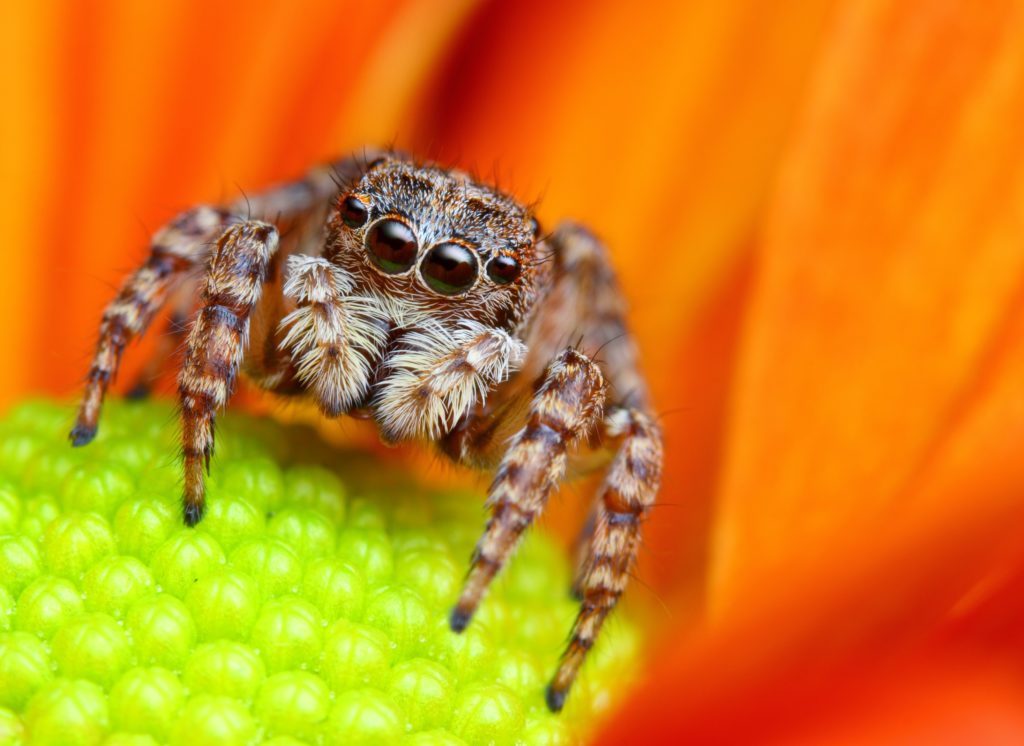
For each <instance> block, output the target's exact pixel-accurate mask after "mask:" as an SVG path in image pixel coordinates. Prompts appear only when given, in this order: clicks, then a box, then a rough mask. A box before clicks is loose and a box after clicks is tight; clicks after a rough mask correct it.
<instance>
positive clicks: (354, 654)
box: [0, 402, 636, 746]
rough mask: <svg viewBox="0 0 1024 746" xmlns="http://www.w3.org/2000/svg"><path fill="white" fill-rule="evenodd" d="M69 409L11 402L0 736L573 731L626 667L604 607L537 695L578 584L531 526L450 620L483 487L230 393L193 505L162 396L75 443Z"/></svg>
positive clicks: (420, 740)
mask: <svg viewBox="0 0 1024 746" xmlns="http://www.w3.org/2000/svg"><path fill="white" fill-rule="evenodd" d="M69 418H70V409H69V407H68V406H66V405H64V404H55V403H48V402H32V403H28V404H24V405H21V406H20V407H17V408H15V409H14V410H13V411H11V412H10V413H9V414H8V415H7V416H6V417H5V418H3V419H2V420H0V744H7V743H22V742H23V743H31V744H101V743H103V744H110V745H111V746H113V745H114V744H125V745H127V744H133V745H135V744H138V745H139V746H141V745H142V744H154V743H170V744H187V746H205V745H206V744H228V745H230V744H251V743H260V742H263V743H268V744H271V743H272V744H275V746H286V745H289V744H292V745H294V744H302V743H308V744H362V743H366V744H382V743H383V744H386V743H401V744H424V745H425V744H477V743H479V744H485V743H493V744H513V743H526V744H562V743H575V742H577V741H578V740H579V739H581V738H583V737H584V736H585V734H586V730H587V728H588V726H589V724H590V723H592V722H593V721H594V719H595V716H596V715H597V714H599V713H600V712H601V711H602V710H603V709H605V708H607V707H608V706H609V705H610V704H611V701H612V699H613V697H614V695H615V694H616V693H617V692H619V691H621V689H622V688H623V685H624V681H625V680H626V679H627V678H628V676H629V670H630V665H631V662H632V659H633V657H634V652H635V645H636V638H635V635H634V633H633V632H632V630H631V629H630V628H629V627H628V625H627V624H626V623H625V622H624V621H622V620H621V619H616V620H613V621H612V623H611V624H610V625H609V626H608V629H607V632H606V634H605V635H603V639H602V640H601V642H600V644H599V645H598V646H597V648H596V649H595V651H594V655H593V656H592V660H591V661H590V662H589V664H588V666H587V667H586V668H585V670H584V672H583V675H582V678H581V680H580V681H579V682H578V684H577V686H576V688H575V689H574V691H573V693H572V696H571V697H570V699H569V703H568V705H567V707H566V710H565V711H564V712H563V713H562V714H561V715H559V716H554V715H551V714H549V713H548V712H547V710H546V709H545V707H544V698H543V689H544V684H545V682H546V679H547V677H548V676H549V675H550V674H551V672H552V671H553V670H554V666H555V665H556V662H557V659H558V655H559V653H560V650H561V648H562V645H563V643H564V641H565V639H566V635H567V632H568V629H569V625H570V623H571V621H572V619H573V616H574V614H575V604H574V603H573V602H572V601H571V600H569V598H568V597H567V593H566V589H567V587H568V582H569V568H568V566H567V562H566V560H565V558H564V557H563V556H562V555H561V553H560V551H559V550H557V549H556V548H555V547H554V546H552V545H551V544H550V543H549V542H547V541H546V540H544V538H543V536H541V535H539V534H538V533H536V532H535V535H534V536H532V537H531V538H530V539H529V540H528V541H527V542H526V544H525V545H524V547H523V549H522V550H521V551H520V552H519V554H518V555H517V557H516V558H515V560H514V562H513V563H512V564H511V565H510V567H509V568H507V570H506V572H505V574H504V575H503V577H502V578H501V579H500V580H499V581H498V583H497V584H496V585H495V588H494V589H493V592H492V593H491V594H490V596H489V597H488V598H487V599H486V601H485V602H484V605H483V607H482V608H481V610H480V613H479V614H478V616H477V618H476V619H474V621H473V623H472V624H471V625H470V627H469V629H468V630H466V632H464V633H463V634H462V635H455V634H454V633H452V632H451V631H450V630H449V629H448V626H447V623H446V619H447V613H448V610H449V609H450V607H451V605H452V603H453V601H454V599H455V597H456V595H457V593H458V589H459V584H460V581H461V579H462V577H463V574H464V572H465V570H466V563H467V558H468V556H469V552H470V550H471V548H472V545H473V542H474V541H475V540H476V538H477V536H478V534H479V532H480V530H481V527H482V523H483V510H482V499H481V497H480V496H479V495H472V494H470V495H467V494H465V493H461V494H425V492H424V490H422V489H416V488H414V487H410V486H409V484H411V483H406V485H405V486H402V479H401V478H399V479H396V478H395V477H394V475H389V474H387V472H389V471H393V470H389V469H388V468H387V466H386V465H384V466H382V465H381V464H380V463H379V462H370V461H369V459H368V457H362V458H352V457H348V458H343V457H342V456H339V455H338V454H334V455H331V454H330V453H327V454H324V453H322V452H321V451H322V447H321V446H318V444H317V443H315V442H314V439H313V438H312V437H311V436H310V435H309V434H308V433H304V432H302V431H299V430H296V429H293V428H292V429H289V428H285V427H282V426H278V425H275V424H273V423H270V422H266V421H259V420H254V419H249V418H239V417H231V416H229V417H225V418H224V423H223V425H222V426H221V427H219V429H218V451H217V458H216V459H215V461H214V468H213V476H212V478H211V484H210V499H209V510H208V513H207V516H206V518H205V520H204V521H203V522H202V523H201V524H200V526H199V528H197V529H186V528H184V527H182V525H181V523H180V519H179V508H178V502H177V500H178V494H179V476H178V466H177V459H176V458H175V454H176V453H177V444H176V443H175V433H176V427H175V423H174V416H173V411H172V410H171V409H170V408H169V407H168V406H166V405H163V404H143V405H129V404H122V403H117V402H114V403H112V404H111V405H110V406H109V407H108V409H107V411H106V412H105V413H104V418H103V422H102V427H101V431H100V433H101V434H100V436H99V438H97V440H96V441H95V442H94V443H93V444H91V445H90V446H88V447H86V448H81V449H72V448H70V447H69V446H68V445H67V441H66V440H65V432H66V430H67V425H68V421H69ZM318 461H319V462H320V464H323V463H331V464H334V465H335V466H334V469H333V470H330V469H328V468H325V467H324V466H323V465H318V464H317V463H316V462H318ZM311 462H312V463H311ZM339 462H340V465H338V464H339ZM382 476H383V477H384V478H382Z"/></svg>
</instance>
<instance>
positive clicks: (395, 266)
mask: <svg viewBox="0 0 1024 746" xmlns="http://www.w3.org/2000/svg"><path fill="white" fill-rule="evenodd" d="M366 250H367V252H369V254H370V258H371V259H372V260H373V263H374V264H376V265H377V266H378V267H380V268H381V269H382V270H384V271H385V272H387V273H388V274H389V275H399V274H401V273H402V272H405V271H407V270H408V269H409V268H410V267H411V266H412V265H413V264H415V263H416V236H415V235H414V234H413V232H412V229H411V228H410V227H409V226H408V225H406V224H405V223H403V222H402V221H401V220H395V219H394V218H387V219H385V220H381V221H378V222H376V223H374V224H373V226H372V227H371V228H370V230H368V231H367V232H366Z"/></svg>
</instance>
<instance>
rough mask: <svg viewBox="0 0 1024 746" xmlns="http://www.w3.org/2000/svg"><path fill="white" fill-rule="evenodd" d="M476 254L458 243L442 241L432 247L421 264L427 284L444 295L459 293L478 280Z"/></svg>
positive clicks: (421, 271) (421, 270)
mask: <svg viewBox="0 0 1024 746" xmlns="http://www.w3.org/2000/svg"><path fill="white" fill-rule="evenodd" d="M476 272H477V260H476V254H474V253H473V252H472V251H470V250H469V249H467V248H466V247H465V246H461V245H459V244H457V243H442V244H438V245H437V246H435V247H434V248H432V249H431V250H430V251H429V252H428V253H427V255H426V256H425V257H423V263H422V264H421V265H420V273H422V275H423V279H424V280H425V281H426V283H427V285H429V286H430V287H431V288H433V289H434V290H436V291H437V292H439V293H441V294H442V295H458V294H459V293H462V292H464V291H466V290H468V289H469V287H470V286H471V285H472V284H473V282H474V281H475V280H476Z"/></svg>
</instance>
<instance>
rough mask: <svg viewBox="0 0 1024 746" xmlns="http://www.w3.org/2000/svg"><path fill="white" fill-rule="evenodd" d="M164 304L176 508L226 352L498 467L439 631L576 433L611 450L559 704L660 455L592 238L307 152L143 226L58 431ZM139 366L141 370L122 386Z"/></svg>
mask: <svg viewBox="0 0 1024 746" xmlns="http://www.w3.org/2000/svg"><path fill="white" fill-rule="evenodd" d="M197 297H198V303H197ZM165 304H169V305H171V307H172V311H171V316H170V322H169V328H170V331H171V334H170V335H169V336H168V338H167V339H169V340H170V341H169V342H166V343H165V344H168V345H173V344H175V342H176V341H180V340H181V338H182V337H184V341H185V353H184V359H183V361H182V365H181V370H180V374H179V379H178V384H179V397H180V403H181V420H182V454H183V461H184V494H183V498H182V504H183V517H184V520H185V523H186V524H188V525H190V526H191V525H195V524H196V523H197V522H199V521H200V520H201V519H202V516H203V510H204V507H205V486H204V478H205V475H204V470H206V471H208V470H209V467H210V458H211V456H212V455H213V450H214V434H213V425H214V418H215V416H216V413H217V411H218V410H219V409H221V408H222V407H223V406H225V404H226V403H227V401H228V399H229V398H230V395H231V392H232V390H233V388H234V386H235V383H236V379H237V377H238V374H239V373H244V374H246V375H247V376H248V377H249V378H251V379H252V380H253V381H254V382H255V383H256V384H257V385H259V386H260V387H262V388H264V389H267V390H269V391H272V392H275V393H278V394H282V395H304V396H309V397H312V398H313V399H314V400H315V401H316V402H317V404H318V406H319V408H320V409H321V410H322V411H323V413H324V414H325V415H327V416H330V417H336V416H339V415H341V414H346V413H347V414H352V415H358V416H363V417H371V418H373V419H374V420H375V421H376V423H377V426H378V428H379V431H380V433H381V436H382V438H384V439H385V440H386V441H388V442H399V441H406V440H414V439H420V440H429V441H433V442H435V443H437V444H438V446H439V447H440V448H441V450H442V451H443V452H444V453H445V454H447V455H448V456H449V457H450V458H452V459H453V460H454V461H456V462H459V463H464V464H469V465H472V466H475V467H477V468H484V469H495V468H496V473H495V477H494V480H493V482H492V483H491V486H490V488H489V491H488V499H487V504H488V506H489V507H490V510H491V518H490V519H489V520H488V522H487V525H486V528H485V530H484V534H483V536H482V537H481V539H480V541H479V542H478V544H477V547H476V550H475V551H474V553H473V557H472V561H471V567H470V570H469V573H468V575H467V578H466V581H465V584H464V587H463V590H462V593H461V594H460V596H459V599H458V601H457V602H456V605H455V607H454V609H453V611H452V614H451V619H450V623H451V627H452V629H453V630H455V631H456V632H460V631H462V630H463V629H464V628H465V627H466V625H467V624H468V623H469V621H470V619H471V618H472V616H473V613H474V612H475V611H476V609H477V607H478V606H479V604H480V602H481V600H482V598H483V595H484V593H485V592H486V590H487V587H488V586H489V584H490V582H491V580H492V579H493V578H494V577H495V575H496V574H497V573H498V571H499V570H500V568H501V567H502V566H503V564H504V563H505V562H506V561H507V560H508V558H509V557H510V555H511V554H512V552H513V551H514V549H515V547H516V546H517V544H518V542H519V540H520V539H521V538H522V535H523V533H524V531H525V530H526V529H527V528H528V527H529V526H530V525H531V524H532V523H533V521H534V519H535V518H536V517H537V516H538V515H539V514H540V513H541V511H542V510H543V509H544V505H545V503H546V502H547V499H548V497H549V496H550V494H551V492H552V491H554V490H555V489H557V487H558V484H559V483H560V482H561V480H562V479H563V478H564V476H565V474H566V470H567V466H568V463H569V461H570V458H571V457H573V456H574V455H575V454H577V453H579V452H580V451H582V450H587V451H592V452H594V453H597V454H599V455H602V454H603V455H604V456H605V458H607V459H608V461H609V462H610V465H609V467H608V471H607V474H606V478H605V481H604V484H603V486H602V488H601V490H600V492H599V495H598V496H597V498H596V500H595V503H594V509H593V511H592V515H591V518H590V520H589V521H588V522H587V528H586V529H585V530H584V532H583V534H582V536H581V539H580V543H579V545H580V551H579V558H578V565H577V576H576V579H575V582H574V586H573V589H574V591H575V593H576V594H577V595H578V596H579V598H580V599H581V608H580V613H579V616H578V617H577V620H576V623H575V625H574V628H573V632H572V637H571V638H570V642H569V644H568V647H567V649H566V651H565V653H564V655H563V657H562V661H561V663H560V665H559V668H558V671H557V672H556V674H555V676H554V678H553V679H552V682H551V684H550V686H549V687H548V694H547V703H548V706H549V707H550V708H551V709H552V710H556V711H557V710H560V709H561V708H562V705H563V704H564V701H565V697H566V695H567V693H568V691H569V688H570V687H571V685H572V682H573V680H574V679H575V677H576V674H577V672H578V671H579V667H580V665H581V664H582V662H583V660H584V658H585V656H586V653H587V651H588V650H589V649H590V647H591V646H592V645H593V643H594V640H595V638H596V636H597V634H598V631H599V630H600V627H601V625H602V623H603V622H604V619H605V618H606V616H607V615H608V613H609V612H610V611H611V609H612V608H613V607H614V606H615V604H616V602H617V601H618V599H619V597H620V596H621V594H622V592H623V590H624V589H625V586H626V583H627V580H628V577H629V573H630V570H631V568H632V566H633V563H634V562H635V559H636V554H637V549H638V545H639V528H640V523H641V521H642V519H643V518H644V517H645V516H646V514H647V513H648V512H649V510H650V508H651V506H652V505H653V502H654V497H655V494H656V493H657V490H658V484H659V479H660V473H661V462H662V448H661V438H660V434H659V431H658V428H657V427H656V425H655V424H654V422H653V420H652V418H651V416H650V414H649V411H648V406H649V405H648V401H647V393H646V386H645V384H644V381H643V378H642V377H641V375H640V373H639V369H638V366H637V355H636V348H635V345H634V343H633V341H632V338H631V337H630V336H629V334H628V332H627V330H626V326H625V307H624V303H623V300H622V297H621V294H620V292H619V289H618V285H617V282H616V280H615V275H614V273H613V271H612V269H611V265H610V263H609V261H608V258H607V255H606V253H605V250H604V248H603V246H602V245H601V244H600V242H598V241H597V239H596V238H594V236H592V235H591V234H590V233H588V232H587V231H586V230H585V229H583V228H581V227H579V226H576V225H572V224H565V225H562V226H560V227H559V228H558V229H557V230H556V231H555V232H554V233H553V234H551V235H550V236H547V237H542V236H541V235H540V231H539V226H538V224H537V221H536V220H535V219H534V217H533V215H532V214H531V213H530V211H529V210H528V209H527V208H526V207H524V206H522V205H520V204H519V203H517V202H516V201H515V200H513V199H512V198H511V197H509V196H507V195H504V194H502V193H501V192H499V191H497V190H496V189H493V188H490V187H488V186H484V185H481V184H479V183H477V182H475V181H474V180H473V179H471V178H470V177H469V176H467V175H466V174H463V173H461V172H458V171H453V170H444V169H441V168H438V167H436V166H431V165H418V164H415V163H413V162H410V161H409V160H406V159H404V158H402V157H398V156H395V155H390V154H388V155H384V156H382V157H379V158H377V159H375V160H373V161H372V162H366V161H360V160H358V159H346V160H343V161H339V162H337V163H334V164H330V165H328V166H325V167H322V168H317V169H314V170H313V171H311V172H310V173H309V174H307V176H306V177H305V178H304V179H302V180H299V181H296V182H293V183H289V184H285V185H283V186H280V187H277V188H274V189H271V190H269V191H267V192H265V193H263V194H260V195H257V196H255V197H253V198H251V199H247V200H245V201H243V202H239V203H235V204H232V205H229V206H227V207H197V208H193V209H191V210H188V211H186V212H184V213H182V214H181V215H179V216H178V217H177V218H175V219H174V220H173V221H171V222H170V223H168V225H167V226H165V227H164V228H162V229H161V230H159V231H158V232H157V233H156V234H155V235H154V237H153V241H152V245H151V247H150V255H149V258H148V259H147V260H146V262H145V263H144V264H143V265H142V266H141V267H140V268H139V269H138V270H136V272H135V273H134V274H133V275H131V276H130V277H129V278H128V279H127V280H126V282H125V283H124V285H123V287H122V288H121V291H120V292H119V294H118V295H117V297H116V298H115V299H114V300H113V301H112V302H111V303H110V305H109V306H108V307H107V309H106V311H105V313H104V315H103V320H102V323H101V325H100V335H99V341H98V343H97V347H96V354H95V357H94V361H93V365H92V367H91V368H90V371H89V375H88V377H87V382H86V389H85V393H84V395H83V398H82V403H81V407H80V409H79V412H78V418H77V421H76V423H75V426H74V428H73V429H72V431H71V440H72V443H73V444H74V445H76V446H79V445H84V444H86V443H88V442H89V441H91V440H92V439H93V437H95V434H96V428H97V422H98V418H99V412H100V408H101V406H102V401H103V397H104V395H105V393H106V390H107V387H108V385H109V384H110V382H111V381H112V380H113V378H114V376H115V374H116V372H117V368H118V364H119V362H120V358H121V354H122V352H123V350H124V348H125V346H126V345H127V344H128V343H129V342H130V341H131V340H132V339H133V338H135V337H137V336H139V335H141V334H142V333H143V332H144V331H145V330H146V328H147V327H148V326H149V324H150V323H151V321H152V320H153V318H154V317H155V315H156V314H157V313H158V311H159V310H160V309H161V308H162V307H163V306H164V305H165ZM190 311H191V312H192V321H191V324H190V325H186V324H185V323H183V319H184V318H186V315H187V314H188V313H189V312H190ZM186 330H187V331H186ZM572 339H574V340H577V342H576V344H574V345H571V346H568V342H569V340H572ZM599 350H600V352H601V357H602V362H597V361H595V359H594V357H593V356H594V355H595V354H596V353H597V351H599ZM169 354H170V348H169V347H166V346H165V347H162V348H161V349H160V350H158V353H157V355H158V357H159V358H161V359H163V358H166V357H167V356H168V355H169ZM160 362H162V360H157V361H156V365H158V364H159V363H160ZM156 365H149V366H147V368H146V372H145V373H144V376H146V377H151V376H152V375H153V374H154V373H155V371H156ZM146 387H147V386H146V380H145V379H144V380H142V381H140V383H139V384H138V385H137V386H136V387H134V388H133V389H132V391H133V393H135V394H139V393H144V392H145V390H146Z"/></svg>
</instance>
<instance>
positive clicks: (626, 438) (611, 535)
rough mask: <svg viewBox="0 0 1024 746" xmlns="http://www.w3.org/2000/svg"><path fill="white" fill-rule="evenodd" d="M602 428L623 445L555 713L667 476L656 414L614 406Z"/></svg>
mask: <svg viewBox="0 0 1024 746" xmlns="http://www.w3.org/2000/svg"><path fill="white" fill-rule="evenodd" d="M602 429H603V431H604V436H605V438H606V439H607V440H609V441H612V442H615V441H618V442H619V446H618V449H617V451H616V453H615V457H614V459H613V460H612V463H611V467H610V468H609V469H608V473H607V474H606V476H605V480H604V484H603V486H602V487H601V491H600V493H599V496H598V500H597V512H596V520H595V522H594V527H593V532H592V533H591V534H590V536H589V541H588V542H587V543H588V545H589V552H587V553H586V555H585V559H584V560H583V561H582V563H581V568H580V570H581V572H580V574H579V575H578V577H577V581H576V587H577V589H578V593H579V595H580V597H581V606H580V612H579V615H578V616H577V618H576V623H575V624H574V625H573V630H572V637H571V639H570V641H569V645H568V647H567V648H566V650H565V653H564V654H563V655H562V660H561V662H560V663H559V666H558V672H557V673H556V674H555V677H554V679H553V680H552V681H551V684H550V685H549V686H548V691H547V703H548V707H549V708H551V710H553V711H555V712H557V711H559V710H561V709H562V705H563V704H565V698H566V695H567V694H568V693H569V688H570V687H571V686H572V683H573V681H574V680H575V679H576V674H577V673H579V669H580V666H581V665H582V664H583V660H584V658H585V657H586V655H587V651H588V650H590V648H591V647H592V646H593V644H594V640H595V639H596V638H597V634H598V632H599V631H600V629H601V625H602V624H604V620H605V618H606V617H607V616H608V614H609V613H610V612H611V610H612V609H613V608H615V605H616V604H617V603H618V600H619V597H620V596H621V595H622V592H623V591H624V590H625V588H626V584H627V583H628V582H629V573H630V571H631V569H632V567H633V564H634V563H635V561H636V556H637V550H638V549H639V546H640V524H641V522H642V520H643V519H644V517H645V516H646V515H647V513H648V512H649V511H650V509H651V507H652V506H653V505H654V498H655V496H656V495H657V493H658V486H659V483H660V479H661V462H662V446H661V434H660V432H659V431H658V428H657V426H656V425H655V424H654V423H653V422H652V420H651V418H650V417H648V416H647V415H646V414H644V413H643V412H641V411H640V410H637V409H627V408H621V407H619V408H613V409H611V410H610V411H609V413H608V414H607V415H606V417H605V418H604V421H603V422H602Z"/></svg>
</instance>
